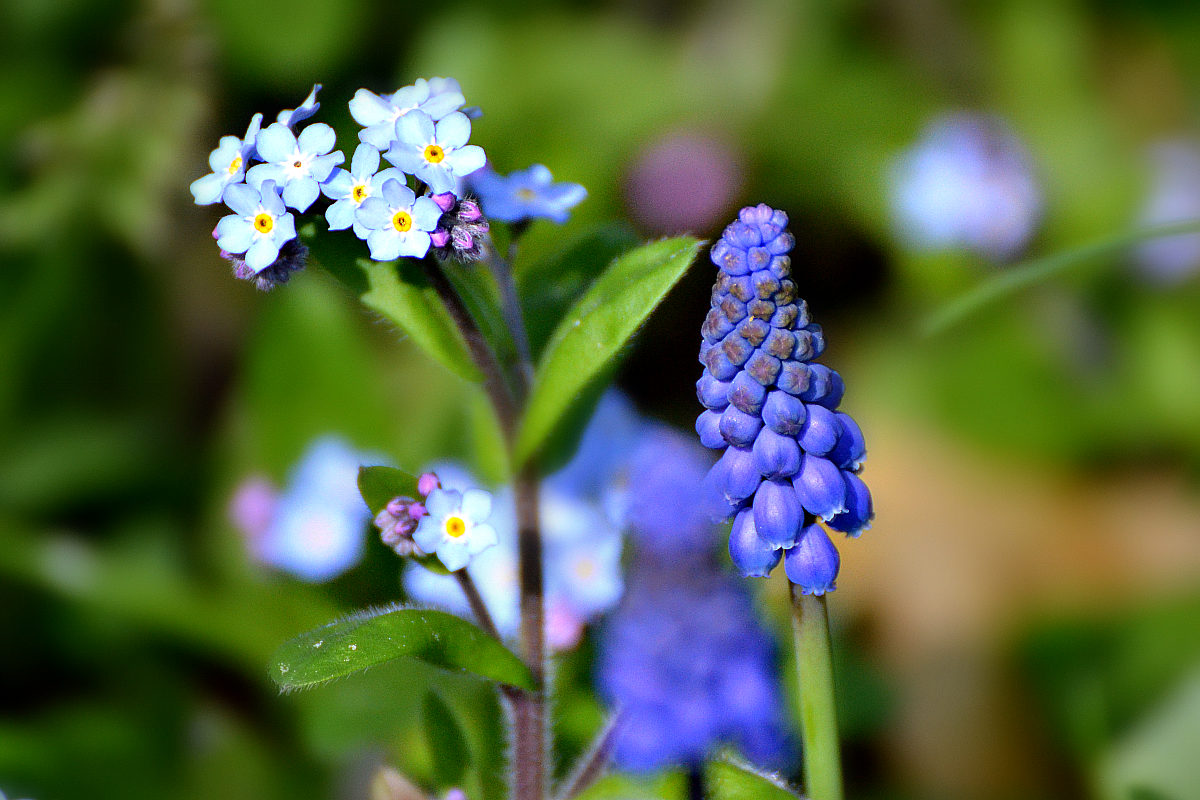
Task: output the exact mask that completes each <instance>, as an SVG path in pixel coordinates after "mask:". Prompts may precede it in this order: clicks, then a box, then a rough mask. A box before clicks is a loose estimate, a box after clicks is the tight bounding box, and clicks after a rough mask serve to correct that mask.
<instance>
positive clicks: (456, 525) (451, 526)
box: [446, 517, 467, 539]
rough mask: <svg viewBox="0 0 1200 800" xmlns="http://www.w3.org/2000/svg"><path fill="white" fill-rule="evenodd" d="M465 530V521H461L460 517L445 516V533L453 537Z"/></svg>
mask: <svg viewBox="0 0 1200 800" xmlns="http://www.w3.org/2000/svg"><path fill="white" fill-rule="evenodd" d="M466 532H467V523H465V522H463V520H462V517H447V518H446V535H447V536H453V537H454V538H455V539H457V538H458V537H460V536H462V535H463V534H464V533H466Z"/></svg>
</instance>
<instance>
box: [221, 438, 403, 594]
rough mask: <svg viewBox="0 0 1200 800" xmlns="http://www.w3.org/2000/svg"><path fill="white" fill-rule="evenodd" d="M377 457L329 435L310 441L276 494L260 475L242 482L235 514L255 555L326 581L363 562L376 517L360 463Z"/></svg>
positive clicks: (306, 577) (233, 507) (297, 573)
mask: <svg viewBox="0 0 1200 800" xmlns="http://www.w3.org/2000/svg"><path fill="white" fill-rule="evenodd" d="M372 463H375V464H377V463H380V459H379V457H378V456H374V455H371V454H367V453H360V452H358V451H356V450H354V449H353V448H352V447H351V446H350V445H349V444H348V443H346V442H345V441H344V440H342V439H340V438H338V437H335V436H325V437H322V438H320V439H317V440H316V441H314V442H313V443H312V444H311V445H310V446H309V447H308V449H307V450H306V451H305V453H304V455H303V456H302V457H301V459H300V462H299V463H298V464H297V465H296V467H295V468H294V470H293V472H292V474H291V476H290V477H289V479H288V482H287V486H286V487H285V488H284V490H283V491H282V492H281V493H279V494H277V495H275V494H273V490H272V489H271V487H270V486H269V484H266V483H265V482H264V481H262V479H260V478H252V479H251V480H250V481H248V482H247V483H245V484H243V485H242V487H241V488H240V489H239V490H238V492H237V493H236V494H235V497H234V500H233V502H232V503H231V505H230V514H231V517H232V519H233V521H234V523H235V524H237V525H238V527H239V528H240V529H241V530H242V532H243V533H244V534H245V535H246V537H247V542H248V544H249V545H250V552H251V555H252V556H253V557H254V558H255V559H256V560H257V561H259V562H260V563H263V564H266V565H267V566H271V567H274V568H276V569H279V570H282V571H284V572H288V573H290V574H292V575H295V576H296V577H298V578H300V579H302V580H306V581H312V582H320V581H327V580H329V579H331V578H334V577H336V576H338V575H340V574H341V573H343V572H345V571H346V570H347V569H349V568H350V567H352V566H354V565H355V564H356V563H358V560H359V558H361V557H362V550H363V543H364V541H365V536H364V534H365V533H366V530H367V522H368V521H369V520H370V518H371V511H370V509H368V508H367V504H366V503H365V502H363V499H362V497H360V496H359V493H358V468H359V465H360V464H372ZM272 501H274V502H272Z"/></svg>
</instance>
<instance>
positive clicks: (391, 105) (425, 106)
mask: <svg viewBox="0 0 1200 800" xmlns="http://www.w3.org/2000/svg"><path fill="white" fill-rule="evenodd" d="M465 102H466V98H464V97H463V93H462V89H461V88H459V85H458V81H456V80H454V79H453V78H432V79H430V80H425V79H424V78H418V79H417V80H416V82H415V83H414V84H413V85H412V86H404V87H401V88H400V89H397V90H396V91H395V92H393V93H392V94H390V95H387V94H385V95H377V94H375V93H374V92H369V91H367V90H366V89H359V90H358V91H357V92H355V93H354V97H353V98H352V99H351V100H350V116H352V117H354V121H355V122H357V123H358V124H359V125H362V126H363V130H361V131H359V132H358V138H359V139H361V140H362V141H364V142H367V143H368V144H371V145H374V146H375V147H376V148H378V149H379V150H380V152H386V151H387V150H388V148H390V147H391V146H392V144H393V143H394V142H395V141H396V120H398V119H400V118H401V117H403V116H404V115H405V114H407V113H408V112H410V111H413V110H417V109H419V110H421V111H423V112H424V113H426V114H428V115H429V118H430V119H432V120H434V121H437V120H440V119H442V118H443V117H445V116H446V115H448V114H450V113H452V112H454V111H457V110H458V109H460V108H462V106H463V104H464V103H465Z"/></svg>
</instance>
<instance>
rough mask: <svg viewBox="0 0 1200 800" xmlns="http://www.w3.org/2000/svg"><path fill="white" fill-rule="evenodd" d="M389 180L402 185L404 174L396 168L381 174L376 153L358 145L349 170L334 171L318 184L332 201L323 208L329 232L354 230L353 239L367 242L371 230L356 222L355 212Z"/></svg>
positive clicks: (369, 148)
mask: <svg viewBox="0 0 1200 800" xmlns="http://www.w3.org/2000/svg"><path fill="white" fill-rule="evenodd" d="M388 180H398V181H399V182H400V183H402V184H403V183H404V173H403V172H401V171H400V170H398V169H396V168H395V167H391V168H389V169H385V170H383V171H380V169H379V151H378V150H377V149H375V148H374V147H373V146H371V145H369V144H366V143H365V142H364V143H363V144H360V145H359V146H358V147H357V148H356V149H355V150H354V156H353V158H351V159H350V169H349V171H347V170H344V169H335V170H334V171H333V172H332V174H331V175H330V176H329V179H328V180H327V181H325V183H323V184H321V192H322V193H323V194H324V195H325V196H326V197H328V198H329V199H330V200H333V201H334V202H333V204H332V205H331V206H329V208H327V209H325V219H326V220H327V221H328V222H329V230H331V231H341V230H345V229H346V228H350V227H353V229H354V235H355V236H357V237H358V238H360V239H366V238H367V235H368V234H369V233H370V232H371V231H370V229H369V228H367V227H366V226H364V225H363V224H362V223H361V222H359V221H358V220H357V219H355V212H357V211H358V209H359V207H360V206H361V205H362V203H363V201H364V200H366V199H367V198H368V197H374V196H376V195H378V194H379V192H380V190H381V189H382V187H383V184H384V182H385V181H388Z"/></svg>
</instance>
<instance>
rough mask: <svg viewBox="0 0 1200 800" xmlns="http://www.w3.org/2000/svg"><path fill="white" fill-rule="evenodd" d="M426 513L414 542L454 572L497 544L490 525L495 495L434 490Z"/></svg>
mask: <svg viewBox="0 0 1200 800" xmlns="http://www.w3.org/2000/svg"><path fill="white" fill-rule="evenodd" d="M425 510H426V511H427V512H428V514H427V515H426V516H423V517H421V520H420V522H419V523H418V524H417V530H416V532H415V533H413V541H414V542H415V543H416V545H417V547H419V548H421V549H422V550H424V551H425V552H426V553H436V554H437V557H438V558H439V559H440V560H441V562H442V564H444V565H445V567H446V569H448V570H450V571H451V572H454V571H457V570H460V569H462V568H463V567H465V566H466V565H467V564H468V563H469V562H470V561H471V558H472V556H477V555H479V554H480V553H482V552H483V551H484V550H486V549H488V548H489V547H492V546H493V545H495V544H496V541H497V537H496V529H495V528H493V527H492V526H491V524H489V523H488V518H489V517H490V516H491V513H492V495H491V494H490V493H488V492H485V491H484V490H482V489H476V488H470V489H467V490H465V491H461V492H460V491H457V490H455V489H444V488H443V489H434V490H433V491H432V492H430V493H429V496H428V497H427V498H425Z"/></svg>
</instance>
